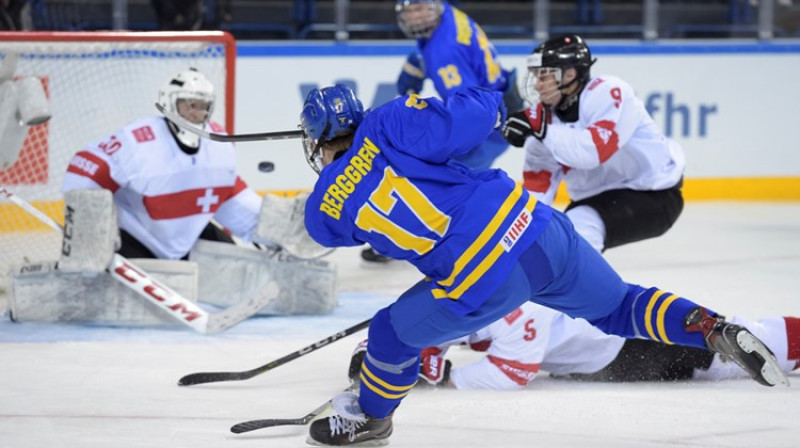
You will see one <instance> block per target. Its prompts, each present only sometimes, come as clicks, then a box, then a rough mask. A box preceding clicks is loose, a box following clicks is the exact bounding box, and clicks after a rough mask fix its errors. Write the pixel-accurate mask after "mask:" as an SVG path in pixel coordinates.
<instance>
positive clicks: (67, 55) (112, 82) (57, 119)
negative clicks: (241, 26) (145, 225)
mask: <svg viewBox="0 0 800 448" xmlns="http://www.w3.org/2000/svg"><path fill="white" fill-rule="evenodd" d="M14 60H15V61H16V64H12V62H13V61H14ZM5 61H9V63H8V64H6V66H7V67H8V66H12V65H13V66H14V71H13V73H12V77H13V80H20V79H25V78H30V77H35V78H36V79H38V80H39V81H40V82H41V83H42V86H43V88H44V92H45V95H46V97H47V99H48V102H49V106H50V113H51V115H52V116H51V118H50V120H49V121H47V122H45V123H42V124H38V125H35V126H29V127H28V128H27V135H26V136H25V140H24V143H23V145H22V149H21V150H20V152H19V156H18V158H17V159H16V162H15V163H14V164H13V165H11V166H9V167H7V168H6V169H3V170H0V185H2V186H3V187H5V188H8V189H9V190H10V191H13V192H14V193H15V194H17V195H19V196H21V197H22V198H24V199H26V200H27V201H28V202H31V203H33V204H34V206H36V207H37V208H39V209H40V210H41V211H43V212H44V213H46V214H47V215H49V216H51V217H52V218H54V219H55V220H56V221H58V222H59V223H63V200H62V194H61V186H62V183H63V177H64V173H65V172H66V170H67V164H68V163H69V161H70V160H71V158H72V156H73V155H74V154H75V153H76V152H77V151H79V150H80V149H81V148H83V147H84V146H85V145H86V144H87V143H89V142H92V141H94V140H97V139H99V138H102V137H103V136H105V135H107V134H109V133H111V132H114V131H115V130H117V129H120V128H121V127H122V126H123V125H125V124H126V123H128V122H130V121H133V120H135V119H138V118H142V117H146V116H152V115H158V111H157V110H156V109H155V106H154V105H155V103H156V101H157V99H158V91H159V89H160V88H161V87H162V85H163V84H164V83H165V82H166V81H167V80H168V79H169V77H170V76H173V75H175V74H177V73H178V72H180V71H182V70H185V69H187V68H189V67H195V68H197V69H198V70H200V71H201V72H202V73H203V74H204V75H206V77H208V79H209V80H210V81H211V82H212V83H213V84H214V87H215V91H216V104H215V107H214V111H213V116H212V117H211V119H212V120H213V121H216V122H218V123H221V124H223V125H224V126H225V127H226V130H227V131H228V132H233V127H234V126H233V125H234V100H235V79H236V42H235V40H234V38H233V36H231V35H230V34H228V33H226V32H0V67H2V65H3V63H4V62H5ZM7 67H6V69H7ZM6 69H2V68H0V73H2V72H4V71H7V70H6ZM0 81H2V80H0ZM0 129H2V128H1V127H0ZM0 137H2V136H0ZM60 245H61V239H60V236H59V235H58V234H57V233H56V232H53V231H52V230H51V229H49V228H47V227H46V226H44V225H42V224H41V223H40V222H39V221H38V220H36V219H35V218H32V217H30V216H28V215H27V213H26V212H25V211H24V210H22V209H20V208H19V207H17V206H15V205H14V204H12V203H11V202H9V201H8V200H7V199H5V198H3V197H0V297H2V293H3V291H2V289H3V288H4V287H7V285H8V274H9V270H10V269H12V267H13V266H14V265H18V264H22V263H30V262H36V261H44V260H55V259H57V258H58V254H59V251H60ZM0 308H2V304H0Z"/></svg>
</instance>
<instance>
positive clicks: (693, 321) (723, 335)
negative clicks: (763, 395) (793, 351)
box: [686, 308, 789, 386]
mask: <svg viewBox="0 0 800 448" xmlns="http://www.w3.org/2000/svg"><path fill="white" fill-rule="evenodd" d="M686 324H687V326H686V329H687V330H688V331H702V332H703V337H704V338H705V341H706V345H707V346H708V349H709V350H711V351H713V352H716V353H719V354H720V355H722V356H723V358H724V359H725V358H727V359H731V360H732V361H733V362H735V363H736V364H737V365H739V367H741V368H742V369H744V370H745V371H746V372H747V373H748V374H749V375H750V377H751V378H753V379H754V380H756V381H758V382H759V383H761V384H763V385H765V386H775V385H777V384H780V385H783V386H789V379H788V378H787V377H786V374H785V373H784V372H783V371H782V370H781V368H780V366H779V365H778V363H777V361H776V360H775V355H774V354H773V353H772V351H771V350H770V349H769V348H768V347H767V346H766V345H764V343H763V342H761V340H760V339H758V338H757V337H755V336H754V335H753V334H752V333H750V331H749V330H748V329H747V328H744V327H742V326H739V325H735V324H731V323H728V322H725V320H724V318H722V317H721V316H717V317H712V316H710V315H708V313H707V311H706V310H705V309H704V308H697V309H695V310H693V311H692V312H691V313H690V314H689V316H687V318H686Z"/></svg>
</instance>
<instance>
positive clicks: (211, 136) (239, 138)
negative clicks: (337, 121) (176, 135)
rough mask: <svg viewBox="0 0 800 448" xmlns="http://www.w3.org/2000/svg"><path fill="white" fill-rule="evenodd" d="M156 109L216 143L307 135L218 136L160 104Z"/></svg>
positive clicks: (192, 131)
mask: <svg viewBox="0 0 800 448" xmlns="http://www.w3.org/2000/svg"><path fill="white" fill-rule="evenodd" d="M156 109H158V111H159V112H161V113H162V114H164V116H165V117H167V119H168V120H169V121H171V122H173V123H175V124H176V125H177V126H178V127H180V128H181V129H183V130H185V131H188V132H191V133H192V134H196V135H199V136H200V137H203V138H207V139H209V140H213V141H215V142H226V143H236V142H257V141H262V140H285V139H290V138H303V136H304V135H305V133H304V132H303V131H301V130H296V131H277V132H261V133H258V134H234V135H226V134H216V133H214V132H208V131H206V130H205V129H200V128H198V127H196V126H194V125H192V124H191V123H190V122H189V121H188V120H186V119H185V118H183V117H181V116H180V115H178V114H176V113H174V112H170V111H168V110H166V109H164V108H163V107H162V106H161V105H160V104H158V103H156Z"/></svg>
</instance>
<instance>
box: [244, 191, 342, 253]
mask: <svg viewBox="0 0 800 448" xmlns="http://www.w3.org/2000/svg"><path fill="white" fill-rule="evenodd" d="M307 200H308V194H300V195H297V196H295V197H293V198H284V197H280V196H275V195H270V194H267V195H264V199H263V202H262V203H261V215H260V216H259V219H258V229H257V231H256V236H255V237H254V238H253V240H254V241H255V242H257V243H261V244H264V245H266V246H274V245H278V246H280V247H281V248H283V249H284V250H286V252H289V254H291V255H293V256H295V257H297V258H302V259H312V258H319V257H322V256H324V255H327V254H328V253H329V252H330V251H331V249H329V248H327V247H324V246H321V245H320V244H318V243H317V242H316V241H314V240H313V239H312V238H311V236H310V235H309V234H308V232H307V231H306V226H305V221H304V216H305V209H306V201H307Z"/></svg>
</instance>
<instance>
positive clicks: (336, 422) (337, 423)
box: [328, 415, 366, 442]
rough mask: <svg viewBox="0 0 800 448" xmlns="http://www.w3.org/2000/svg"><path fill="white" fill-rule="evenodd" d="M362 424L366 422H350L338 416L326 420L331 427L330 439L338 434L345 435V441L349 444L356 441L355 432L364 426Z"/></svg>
mask: <svg viewBox="0 0 800 448" xmlns="http://www.w3.org/2000/svg"><path fill="white" fill-rule="evenodd" d="M364 423H366V421H356V420H350V419H347V418H344V417H342V416H339V415H334V416H331V417H329V418H328V424H329V425H330V427H331V437H333V436H335V435H337V434H340V433H341V434H347V439H348V440H349V441H351V442H352V441H354V440H355V439H356V430H358V428H360V427H362V426H364Z"/></svg>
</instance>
